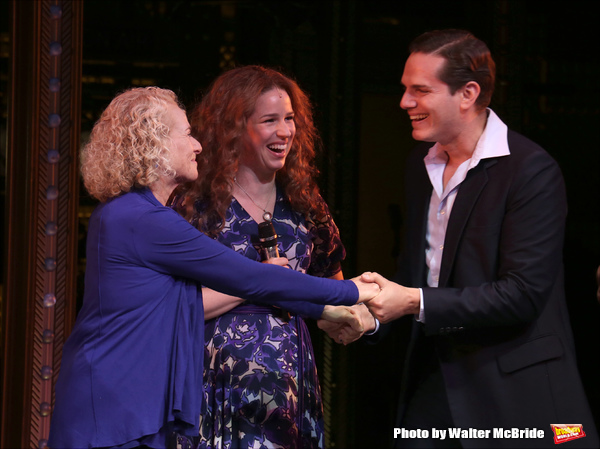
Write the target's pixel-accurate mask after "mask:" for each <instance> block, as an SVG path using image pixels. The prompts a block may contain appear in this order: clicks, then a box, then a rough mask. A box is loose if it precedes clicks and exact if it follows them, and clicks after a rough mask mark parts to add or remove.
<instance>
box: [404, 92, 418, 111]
mask: <svg viewBox="0 0 600 449" xmlns="http://www.w3.org/2000/svg"><path fill="white" fill-rule="evenodd" d="M415 106H417V102H416V101H415V99H414V97H413V96H412V95H411V94H410V93H409V92H408V90H406V91H404V94H402V98H401V99H400V107H401V108H402V109H411V108H414V107H415Z"/></svg>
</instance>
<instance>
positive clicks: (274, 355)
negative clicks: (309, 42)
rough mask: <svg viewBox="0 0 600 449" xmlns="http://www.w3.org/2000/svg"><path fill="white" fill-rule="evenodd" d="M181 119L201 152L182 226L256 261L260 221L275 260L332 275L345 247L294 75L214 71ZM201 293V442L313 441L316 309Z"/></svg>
mask: <svg viewBox="0 0 600 449" xmlns="http://www.w3.org/2000/svg"><path fill="white" fill-rule="evenodd" d="M191 125H192V129H193V132H194V135H195V136H196V137H197V138H198V140H199V141H200V142H201V143H202V146H203V148H204V151H203V152H202V154H201V155H200V157H199V166H200V170H201V172H200V176H199V178H198V181H197V182H196V183H195V184H194V186H193V187H192V188H191V190H190V191H189V192H188V194H187V196H186V200H185V203H186V204H187V208H188V218H190V220H191V222H192V224H194V225H195V226H197V227H198V228H199V229H200V230H201V231H202V232H204V233H206V234H208V235H210V236H212V237H214V238H215V239H217V240H218V241H220V242H221V243H223V244H224V245H227V246H230V247H231V248H233V249H235V250H236V251H237V252H238V253H241V254H243V255H244V256H246V257H248V258H250V259H253V260H257V261H260V260H261V251H260V247H259V245H257V244H256V242H257V239H258V233H259V231H258V229H259V223H263V222H267V223H269V222H270V223H271V224H272V225H273V227H274V229H275V232H276V234H277V245H278V250H279V254H281V256H282V257H281V262H280V263H282V264H287V265H288V266H289V267H290V268H291V269H293V270H296V271H300V272H303V273H308V274H311V275H313V276H320V277H328V278H334V279H342V278H343V275H342V270H341V264H340V263H341V261H342V259H343V258H344V257H345V250H344V247H343V246H342V242H341V240H340V236H339V232H338V229H337V227H336V225H335V223H334V221H333V219H332V217H331V214H330V213H329V209H328V207H327V204H326V203H325V202H324V201H323V199H322V198H321V195H320V194H319V189H318V187H317V184H316V182H315V177H316V175H317V173H318V170H317V168H316V166H315V149H316V148H315V147H316V145H318V143H319V139H318V135H317V131H316V129H315V126H314V124H313V118H312V107H311V104H310V102H309V100H308V97H307V95H306V94H305V93H304V92H303V91H302V90H301V89H300V88H299V87H298V85H297V84H296V82H295V81H293V80H291V79H290V78H288V77H286V76H284V75H283V74H281V73H279V72H278V71H275V70H272V69H269V68H265V67H261V66H246V67H240V68H236V69H233V70H230V71H228V72H225V73H224V74H222V75H221V76H219V77H218V78H217V79H216V80H215V81H214V82H213V84H212V86H211V87H210V89H209V90H208V92H207V93H206V94H205V96H204V97H203V99H202V101H201V102H200V104H199V105H198V106H197V107H196V108H195V109H194V111H193V113H192V117H191ZM191 205H193V211H190V210H189V209H191ZM203 294H204V301H205V302H204V304H205V314H206V315H205V316H206V318H207V319H209V318H213V319H209V320H208V321H207V322H206V328H205V341H206V343H205V346H206V347H205V373H204V387H205V393H204V399H205V400H204V401H203V405H202V407H203V413H202V416H201V423H200V439H201V442H200V447H206V448H215V447H232V448H234V447H235V448H251V447H259V446H260V447H286V448H300V447H302V448H320V447H323V446H324V435H323V408H322V401H321V391H320V387H319V381H318V377H317V370H316V366H315V360H314V354H313V350H312V345H311V341H310V336H309V332H308V330H307V328H306V324H305V323H304V321H303V318H305V317H310V318H315V319H318V318H320V317H321V316H322V314H323V310H324V308H323V306H320V305H315V304H308V303H296V304H295V305H292V306H290V305H289V304H285V305H284V304H283V303H282V304H279V306H281V308H279V307H271V306H264V305H258V304H255V303H253V302H251V301H245V300H244V299H242V298H235V297H228V298H227V299H225V298H224V297H223V296H224V295H222V294H218V293H215V292H209V291H206V290H205V291H204V292H203Z"/></svg>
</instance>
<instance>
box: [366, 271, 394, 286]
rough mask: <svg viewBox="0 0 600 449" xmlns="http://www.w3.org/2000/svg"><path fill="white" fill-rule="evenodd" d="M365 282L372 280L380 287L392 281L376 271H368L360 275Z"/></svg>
mask: <svg viewBox="0 0 600 449" xmlns="http://www.w3.org/2000/svg"><path fill="white" fill-rule="evenodd" d="M360 278H361V280H362V281H363V282H371V283H375V284H377V285H378V286H379V288H383V287H384V286H386V285H387V284H389V283H390V281H388V280H387V279H386V278H384V277H383V276H382V275H380V274H379V273H376V272H372V271H366V272H364V273H363V274H362V275H361V276H360Z"/></svg>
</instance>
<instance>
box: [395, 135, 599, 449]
mask: <svg viewBox="0 0 600 449" xmlns="http://www.w3.org/2000/svg"><path fill="white" fill-rule="evenodd" d="M508 141H509V148H510V153H511V154H510V155H509V156H504V157H498V158H493V159H484V160H482V161H481V162H480V163H479V164H478V166H477V167H475V168H473V169H472V170H470V171H469V173H468V175H467V177H466V179H465V181H464V182H463V183H462V184H461V186H460V189H459V191H458V194H457V196H456V200H455V202H454V206H453V209H452V212H451V216H450V219H449V223H448V228H447V232H446V238H445V242H444V252H443V256H442V264H441V272H440V281H439V287H438V288H428V287H427V286H426V282H425V276H426V265H425V245H426V242H425V232H426V228H427V213H428V207H429V199H430V196H431V192H432V186H431V183H430V181H429V178H428V175H427V172H426V170H425V166H424V163H423V158H424V156H425V155H426V154H427V151H428V148H429V147H431V144H422V145H420V146H419V147H417V148H416V149H415V150H414V151H413V152H412V153H411V155H410V157H409V161H408V164H407V171H406V178H405V180H406V190H405V191H406V194H407V200H406V204H407V216H406V229H407V232H406V241H405V245H404V251H403V254H402V256H401V258H400V265H399V273H398V277H397V279H396V280H397V281H398V282H399V283H401V284H403V285H407V286H412V287H423V298H424V305H425V324H421V323H418V322H415V323H414V325H413V331H412V336H411V341H410V345H409V351H408V355H407V363H406V364H405V376H404V382H403V389H402V391H403V394H402V397H401V406H400V408H399V410H400V411H401V412H400V414H401V413H402V409H403V408H402V404H403V403H404V402H405V401H406V400H407V399H408V398H409V396H410V391H411V390H412V389H413V387H414V385H415V382H416V380H417V379H416V377H418V374H417V373H419V368H420V365H422V364H423V363H424V361H423V360H424V358H423V356H424V354H423V352H424V351H425V349H423V348H424V347H425V346H426V345H425V343H427V344H428V345H429V346H433V347H434V350H435V353H436V355H437V358H438V360H439V362H440V365H441V369H442V373H443V378H444V382H445V386H446V391H447V395H448V402H449V405H450V410H451V413H452V417H453V420H454V423H455V426H456V427H461V428H467V429H468V428H470V427H471V428H476V429H490V430H491V429H494V428H504V429H510V428H518V429H526V428H530V429H531V428H537V429H542V430H543V431H544V433H545V437H544V439H543V440H540V439H505V438H502V439H493V438H492V439H488V440H482V439H470V440H469V439H466V440H462V444H463V446H464V447H555V444H554V441H553V433H552V431H551V428H550V424H583V430H584V431H585V432H586V435H587V436H586V437H584V438H581V439H579V440H576V441H572V442H570V443H568V446H570V447H599V443H598V435H597V432H596V429H595V426H594V421H593V418H592V415H591V412H590V410H589V406H588V403H587V399H586V396H585V393H584V390H583V387H582V384H581V381H580V377H579V373H578V370H577V365H576V358H575V347H574V342H573V337H572V333H571V328H570V324H569V317H568V312H567V308H566V303H565V296H564V288H563V268H562V248H563V236H564V229H565V217H566V213H567V206H566V194H565V187H564V182H563V177H562V174H561V172H560V169H559V167H558V165H557V164H556V162H555V161H554V160H553V159H552V158H551V157H550V156H549V155H548V153H546V152H545V151H544V150H543V149H542V148H540V147H539V146H538V145H536V144H535V143H533V142H532V141H530V140H528V139H526V138H525V137H523V136H521V135H519V134H517V133H515V132H511V131H509V134H508ZM593 356H594V357H597V354H593ZM399 419H401V416H400V417H399Z"/></svg>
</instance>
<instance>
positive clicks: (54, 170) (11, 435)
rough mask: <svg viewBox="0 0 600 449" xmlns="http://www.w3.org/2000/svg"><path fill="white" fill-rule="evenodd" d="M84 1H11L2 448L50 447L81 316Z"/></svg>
mask: <svg viewBox="0 0 600 449" xmlns="http://www.w3.org/2000/svg"><path fill="white" fill-rule="evenodd" d="M82 12H83V2H82V1H60V0H39V1H29V0H12V1H11V15H10V21H11V36H10V38H11V55H10V60H11V68H10V75H9V76H10V80H9V92H8V94H9V110H8V133H7V134H8V154H7V191H6V212H7V218H6V227H7V235H8V238H7V241H6V244H5V257H6V261H7V268H6V273H5V274H6V277H5V280H6V290H5V301H4V304H3V307H4V318H5V329H4V331H5V334H4V339H3V343H4V360H3V362H4V363H3V378H2V380H3V386H2V389H3V399H2V416H1V418H2V431H1V435H2V437H1V441H0V443H1V445H2V447H21V448H25V447H31V448H35V447H44V446H45V445H46V443H47V438H48V432H49V429H50V416H51V413H52V405H53V396H54V394H53V386H54V382H55V379H56V376H57V375H58V368H59V366H60V359H61V354H62V346H63V343H64V340H65V339H66V336H67V335H68V333H69V331H70V329H71V327H72V325H73V322H74V318H75V301H76V274H77V239H78V229H77V209H78V199H79V178H78V158H77V154H78V150H79V140H80V103H81V99H80V92H81V49H82V18H83V17H82Z"/></svg>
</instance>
